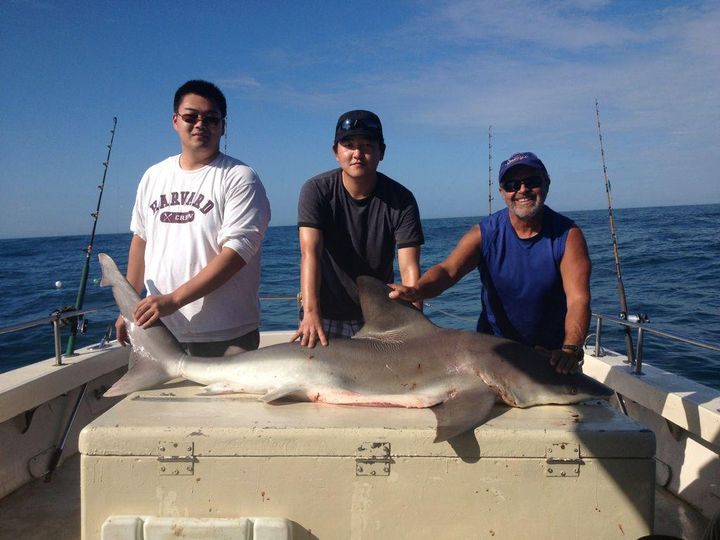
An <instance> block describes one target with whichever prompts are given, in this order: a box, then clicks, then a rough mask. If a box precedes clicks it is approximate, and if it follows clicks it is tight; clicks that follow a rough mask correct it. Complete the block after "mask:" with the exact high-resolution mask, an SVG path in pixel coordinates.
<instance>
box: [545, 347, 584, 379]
mask: <svg viewBox="0 0 720 540" xmlns="http://www.w3.org/2000/svg"><path fill="white" fill-rule="evenodd" d="M535 350H536V351H537V352H539V353H540V354H542V355H543V356H547V357H548V358H549V359H550V365H551V366H554V367H555V371H556V372H557V373H561V374H563V375H571V374H573V373H577V372H578V371H580V366H582V364H583V362H582V360H581V359H580V358H578V356H577V354H576V353H574V352H571V351H565V350H563V349H554V350H550V349H546V348H545V347H540V346H539V345H538V346H536V347H535Z"/></svg>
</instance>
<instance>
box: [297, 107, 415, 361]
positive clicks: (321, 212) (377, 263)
mask: <svg viewBox="0 0 720 540" xmlns="http://www.w3.org/2000/svg"><path fill="white" fill-rule="evenodd" d="M332 148H333V152H334V153H335V159H336V160H337V161H338V163H339V164H340V168H339V169H334V170H332V171H328V172H325V173H322V174H320V175H318V176H315V177H313V178H311V179H310V180H308V181H307V182H305V184H304V185H303V187H302V190H301V192H300V200H299V202H298V229H299V234H300V250H301V253H302V262H301V268H300V282H301V289H302V296H303V311H304V315H303V319H302V321H301V323H300V326H299V328H298V331H297V332H296V333H295V336H294V337H293V341H294V340H296V339H298V338H300V343H301V344H302V345H303V346H307V347H314V346H315V344H316V343H317V342H318V341H319V342H320V343H321V344H323V345H327V343H328V337H351V336H352V335H353V334H354V333H355V332H357V331H358V330H359V329H360V327H361V326H362V324H363V321H362V311H361V309H360V303H359V300H358V293H357V288H356V285H355V280H356V278H357V277H358V276H360V275H370V276H374V277H376V278H378V279H381V280H384V281H385V283H392V282H393V278H394V272H393V262H394V260H395V247H396V246H397V259H398V266H399V270H400V277H401V280H402V283H403V284H404V285H408V286H412V285H414V284H415V282H416V281H417V280H418V278H419V277H420V246H421V245H422V244H423V242H424V238H423V233H422V226H421V224H420V213H419V211H418V207H417V203H416V202H415V197H413V194H412V193H411V192H410V191H409V190H408V189H406V188H405V187H403V186H402V185H400V184H399V183H398V182H396V181H395V180H393V179H391V178H389V177H387V176H385V175H384V174H382V173H379V172H377V167H378V164H379V163H380V161H382V159H383V157H384V155H385V141H384V139H383V133H382V125H381V124H380V119H379V118H378V117H377V115H375V114H373V113H371V112H370V111H362V110H357V111H350V112H347V113H345V114H343V115H341V116H340V118H339V119H338V122H337V126H336V128H335V142H334V144H333V147H332Z"/></svg>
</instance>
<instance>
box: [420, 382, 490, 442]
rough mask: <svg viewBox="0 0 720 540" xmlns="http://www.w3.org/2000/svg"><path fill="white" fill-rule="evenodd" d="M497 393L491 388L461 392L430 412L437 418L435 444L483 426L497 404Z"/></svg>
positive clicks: (485, 387)
mask: <svg viewBox="0 0 720 540" xmlns="http://www.w3.org/2000/svg"><path fill="white" fill-rule="evenodd" d="M495 399H496V396H495V392H493V391H492V390H491V389H490V388H489V387H487V386H484V387H481V388H474V389H472V390H460V391H458V392H457V393H456V394H455V395H454V396H452V397H450V398H449V399H448V400H447V401H445V402H444V403H441V404H440V405H436V406H435V407H432V408H431V409H430V410H431V411H432V412H434V413H435V417H436V418H437V431H436V432H435V440H434V441H433V442H443V441H447V440H448V439H451V438H453V437H455V436H456V435H460V434H461V433H465V432H466V431H469V430H471V429H473V428H475V427H477V426H479V425H480V424H482V423H483V422H484V421H485V419H486V418H487V417H488V414H489V413H490V409H492V406H493V405H494V404H495Z"/></svg>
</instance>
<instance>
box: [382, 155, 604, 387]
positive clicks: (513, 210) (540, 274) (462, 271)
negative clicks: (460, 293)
mask: <svg viewBox="0 0 720 540" xmlns="http://www.w3.org/2000/svg"><path fill="white" fill-rule="evenodd" d="M499 184H500V189H499V191H500V195H502V198H503V200H504V201H505V204H506V205H507V208H505V209H503V210H500V211H498V212H496V213H494V214H492V215H491V216H488V217H487V218H485V219H484V220H482V221H481V222H480V224H478V225H475V226H474V227H473V228H472V229H470V230H469V231H468V232H467V233H466V234H465V236H463V238H462V239H461V240H460V241H459V242H458V244H457V246H455V249H454V250H453V251H452V253H451V254H450V255H449V256H448V258H447V259H445V260H444V261H443V262H441V263H439V264H437V265H435V266H434V267H432V268H431V269H430V270H428V271H427V272H425V274H423V276H422V277H421V278H420V279H419V280H418V282H417V283H416V284H415V286H414V287H406V286H403V285H396V284H394V285H391V287H392V288H393V289H395V290H394V291H392V292H391V293H390V297H391V298H402V299H404V300H407V301H410V302H417V301H420V300H423V299H425V298H432V297H435V296H437V295H439V294H440V293H442V292H443V291H444V290H446V289H448V288H450V287H451V286H453V285H454V284H455V283H457V282H458V281H459V280H460V279H461V278H462V277H463V276H465V275H466V274H467V273H468V272H470V271H471V270H473V269H475V268H477V269H478V270H479V272H480V279H481V281H482V285H483V289H482V312H481V314H480V318H479V319H478V323H477V330H478V332H484V333H488V334H493V335H496V336H503V337H506V338H509V339H514V340H516V341H520V342H522V343H526V344H527V345H531V346H535V347H537V348H539V349H541V350H543V351H545V352H546V353H547V355H548V357H549V359H550V363H551V364H552V365H553V366H555V369H556V371H557V372H559V373H573V372H575V371H576V370H577V369H578V367H579V366H580V365H582V358H583V350H582V345H583V341H584V339H585V335H586V334H587V329H588V325H589V323H590V270H591V264H590V258H589V256H588V251H587V245H586V244H585V238H584V236H583V234H582V231H581V230H580V228H579V227H578V226H577V225H576V224H575V223H574V222H573V221H571V220H570V219H568V218H566V217H565V216H562V215H560V214H558V213H557V212H555V211H553V210H552V209H551V208H549V207H548V206H545V198H546V197H547V194H548V190H549V187H550V176H549V175H548V173H547V170H546V168H545V165H544V164H543V163H542V161H540V159H539V158H538V157H537V156H536V155H535V154H533V153H531V152H520V153H517V154H513V155H512V156H511V157H510V158H509V159H507V160H506V161H503V163H502V165H501V166H500V173H499Z"/></svg>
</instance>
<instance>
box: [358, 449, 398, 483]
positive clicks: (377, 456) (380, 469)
mask: <svg viewBox="0 0 720 540" xmlns="http://www.w3.org/2000/svg"><path fill="white" fill-rule="evenodd" d="M357 451H358V453H357V456H356V457H355V476H390V464H391V463H392V459H391V458H390V443H389V442H364V443H362V444H361V445H360V446H358V449H357Z"/></svg>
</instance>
